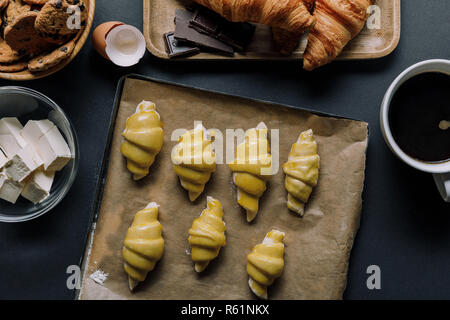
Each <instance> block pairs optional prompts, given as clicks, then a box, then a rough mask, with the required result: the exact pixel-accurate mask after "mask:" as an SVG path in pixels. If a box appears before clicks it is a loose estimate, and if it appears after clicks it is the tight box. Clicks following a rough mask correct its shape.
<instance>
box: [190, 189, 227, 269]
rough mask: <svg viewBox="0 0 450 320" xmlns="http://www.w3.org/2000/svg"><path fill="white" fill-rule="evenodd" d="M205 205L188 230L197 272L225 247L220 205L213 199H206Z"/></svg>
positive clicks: (223, 224)
mask: <svg viewBox="0 0 450 320" xmlns="http://www.w3.org/2000/svg"><path fill="white" fill-rule="evenodd" d="M207 203H208V207H207V208H206V209H205V210H203V212H202V214H201V215H200V217H199V218H197V219H195V220H194V223H193V224H192V228H191V229H190V230H189V238H188V240H189V244H190V245H191V248H192V253H191V256H192V260H193V261H194V263H195V271H197V272H202V271H203V270H205V269H206V267H207V266H208V264H209V262H210V261H211V260H213V259H215V258H216V257H217V256H218V255H219V251H220V248H222V247H225V245H226V238H225V230H226V228H225V222H223V209H222V204H221V203H220V201H219V200H216V199H214V198H213V197H207Z"/></svg>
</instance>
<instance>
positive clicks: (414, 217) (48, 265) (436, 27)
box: [0, 0, 450, 299]
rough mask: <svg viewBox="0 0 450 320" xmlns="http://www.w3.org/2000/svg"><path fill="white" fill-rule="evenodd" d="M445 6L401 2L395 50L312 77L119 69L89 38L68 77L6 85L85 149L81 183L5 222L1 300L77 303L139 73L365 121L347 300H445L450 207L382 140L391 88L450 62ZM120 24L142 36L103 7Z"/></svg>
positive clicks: (135, 16) (247, 67) (448, 7)
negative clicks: (120, 120)
mask: <svg viewBox="0 0 450 320" xmlns="http://www.w3.org/2000/svg"><path fill="white" fill-rule="evenodd" d="M449 13H450V1H442V0H428V1H421V0H403V1H402V36H401V40H400V44H399V46H398V48H397V50H396V51H395V52H394V53H393V54H391V55H390V56H388V57H386V58H383V59H380V60H374V61H364V62H336V63H333V64H332V65H330V66H328V67H325V68H323V69H320V70H318V71H316V72H314V73H306V72H303V71H302V70H301V65H300V63H299V62H245V63H239V62H224V63H219V62H214V63H212V62H211V63H182V62H174V61H170V62H165V61H162V60H158V59H156V58H154V57H152V56H151V55H150V54H147V55H146V57H145V58H144V59H143V60H142V61H141V63H140V64H139V65H138V66H136V67H133V68H128V69H122V68H118V67H115V66H113V65H112V64H110V63H108V62H107V61H104V60H103V59H102V58H100V57H99V56H98V55H97V54H96V53H95V52H94V50H93V49H92V46H91V43H90V40H89V41H88V43H87V44H86V46H85V48H84V49H83V51H82V52H81V53H80V54H79V55H78V57H77V58H76V59H75V60H74V61H73V62H72V63H71V64H70V65H69V66H68V67H67V68H65V69H64V70H63V71H61V72H59V73H57V74H55V75H53V76H51V77H48V78H45V79H42V80H37V81H33V82H24V83H16V82H8V81H0V85H1V86H4V85H22V86H26V87H30V88H33V89H36V90H38V91H40V92H42V93H44V94H46V95H48V96H49V97H51V98H53V99H54V100H55V101H56V102H57V103H59V104H60V105H61V106H62V107H63V108H64V109H65V111H66V112H67V113H68V115H69V117H70V118H71V120H72V121H73V123H74V125H75V127H76V129H77V132H78V136H79V139H80V146H81V165H80V170H79V173H78V178H77V180H76V182H75V184H74V186H73V188H72V189H71V191H70V193H69V195H68V196H67V197H66V199H65V200H64V201H63V202H62V203H61V204H60V205H59V206H58V207H57V208H56V209H55V210H53V212H51V213H50V214H48V215H46V216H44V217H41V218H39V219H37V220H35V221H32V222H27V223H22V224H0V298H3V299H5V298H9V299H11V298H37V299H72V298H73V297H74V292H73V291H71V290H68V289H67V287H66V279H67V275H66V268H67V266H69V265H74V264H75V265H76V264H78V263H79V262H80V259H81V256H82V254H83V252H84V246H85V239H86V235H87V230H88V225H89V223H90V218H91V212H92V207H93V203H94V198H95V189H96V185H97V181H98V177H99V174H100V168H101V160H102V158H103V151H104V148H105V143H106V138H107V131H108V125H109V122H110V115H111V110H112V106H113V99H114V93H115V89H116V84H117V81H118V80H119V78H120V77H121V76H123V75H126V74H128V73H139V74H143V75H149V76H152V77H155V78H160V79H164V80H170V81H175V82H179V83H183V84H187V85H195V86H197V87H201V88H206V89H214V90H218V91H223V92H226V93H231V94H235V95H242V96H246V97H252V98H257V99H264V100H269V101H275V102H277V103H284V104H289V105H294V106H298V107H302V108H310V109H312V110H319V111H324V112H329V113H334V114H337V115H341V116H346V117H351V118H356V119H361V120H365V121H367V122H369V124H370V143H369V149H368V159H367V170H366V184H365V191H364V204H363V211H362V217H361V228H360V230H359V232H358V235H357V238H356V240H355V245H354V248H353V251H352V255H351V260H350V269H349V279H348V280H349V281H348V287H347V291H346V293H345V298H348V299H380V298H381V299H392V298H450V277H448V274H447V270H448V269H449V267H450V204H445V203H444V202H443V201H442V199H441V198H440V196H439V194H438V192H437V191H436V190H435V186H434V183H433V179H432V177H431V175H428V174H425V173H421V172H418V171H415V170H413V169H411V168H409V167H407V166H406V165H404V164H403V163H401V162H400V161H399V160H397V159H396V158H395V157H394V156H393V155H392V154H391V153H390V152H389V150H388V149H387V147H386V145H385V144H384V141H383V138H382V136H381V133H380V128H379V123H378V114H379V106H380V103H381V100H382V98H383V95H384V92H385V90H386V89H387V87H388V86H389V84H390V82H391V81H392V80H393V79H394V78H395V77H396V76H397V75H398V74H399V73H400V72H401V71H402V70H403V69H405V68H406V67H408V66H409V65H411V64H413V63H415V62H418V61H420V60H425V59H431V58H446V59H449V58H450V42H449V39H448V32H449V30H450V20H449V19H448V15H449ZM109 20H121V21H123V22H126V23H129V24H133V25H135V26H137V27H138V28H142V1H141V0H127V1H123V0H97V9H96V17H95V22H94V26H96V25H98V24H99V23H101V22H104V21H109ZM373 264H375V265H378V266H380V268H381V286H382V287H381V290H375V291H370V290H368V289H367V286H366V280H367V277H368V275H367V274H366V269H367V267H368V266H369V265H373Z"/></svg>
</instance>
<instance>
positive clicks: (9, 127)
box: [0, 118, 27, 148]
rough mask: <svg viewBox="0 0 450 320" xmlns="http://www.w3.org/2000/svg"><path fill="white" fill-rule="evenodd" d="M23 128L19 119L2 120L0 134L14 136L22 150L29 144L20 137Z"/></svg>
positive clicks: (0, 120)
mask: <svg viewBox="0 0 450 320" xmlns="http://www.w3.org/2000/svg"><path fill="white" fill-rule="evenodd" d="M22 129H23V126H22V124H21V123H20V121H19V120H18V119H17V118H2V119H0V134H8V135H11V136H13V137H14V138H15V139H16V140H17V143H18V144H19V146H20V147H21V148H23V147H25V145H26V144H27V143H26V142H25V139H24V138H23V137H22V136H21V135H20V132H21V131H22Z"/></svg>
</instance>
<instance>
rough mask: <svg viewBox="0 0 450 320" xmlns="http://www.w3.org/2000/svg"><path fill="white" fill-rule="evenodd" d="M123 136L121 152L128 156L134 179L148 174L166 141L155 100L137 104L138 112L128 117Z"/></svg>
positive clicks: (128, 165) (128, 166)
mask: <svg viewBox="0 0 450 320" xmlns="http://www.w3.org/2000/svg"><path fill="white" fill-rule="evenodd" d="M122 136H123V137H124V138H125V141H124V142H123V143H122V146H121V148H120V152H121V153H122V154H123V155H124V156H125V158H127V168H128V170H130V172H131V173H132V174H133V178H134V180H140V179H142V178H144V177H145V176H147V175H148V173H149V169H150V166H151V165H152V164H153V162H155V157H156V156H157V154H158V153H159V152H160V151H161V149H162V146H163V143H164V131H163V124H162V122H161V118H160V116H159V114H158V112H157V111H156V106H155V104H154V103H153V102H149V101H142V102H141V103H140V104H139V105H138V106H137V108H136V113H134V114H133V115H132V116H131V117H129V118H128V119H127V122H126V125H125V130H124V131H123V133H122Z"/></svg>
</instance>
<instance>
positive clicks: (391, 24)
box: [144, 0, 400, 60]
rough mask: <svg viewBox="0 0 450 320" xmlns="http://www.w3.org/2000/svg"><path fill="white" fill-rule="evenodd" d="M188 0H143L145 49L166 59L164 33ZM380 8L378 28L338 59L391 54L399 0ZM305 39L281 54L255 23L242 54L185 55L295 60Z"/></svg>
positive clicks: (381, 2)
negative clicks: (287, 53) (291, 50)
mask: <svg viewBox="0 0 450 320" xmlns="http://www.w3.org/2000/svg"><path fill="white" fill-rule="evenodd" d="M191 3H192V2H191V1H190V0H144V35H145V39H146V41H147V48H148V50H149V51H150V52H151V53H152V54H153V55H154V56H157V57H159V58H163V59H168V58H169V57H168V55H167V53H166V49H165V44H164V38H163V35H164V34H165V33H167V32H170V31H174V29H175V24H174V18H175V10H176V9H178V8H185V7H186V5H189V4H191ZM375 3H376V5H377V6H379V8H380V13H381V28H380V29H372V30H369V29H368V28H367V27H365V28H364V30H363V31H362V32H361V33H360V34H359V35H358V36H357V37H356V38H355V39H353V41H352V42H351V43H349V44H348V46H347V47H346V48H345V49H344V51H343V53H342V54H341V55H340V57H339V58H338V59H340V60H357V59H375V58H381V57H384V56H386V55H388V54H390V53H391V52H392V51H393V50H394V49H395V48H396V47H397V44H398V41H399V40H400V0H376V1H375ZM306 43H307V39H306V37H304V38H303V39H302V41H301V44H300V46H299V47H298V49H297V50H296V51H295V52H294V53H293V54H292V55H291V56H289V57H286V56H283V55H280V54H279V53H278V52H277V51H276V50H275V48H274V44H273V41H272V32H271V29H270V28H269V27H267V26H262V25H258V26H257V28H256V33H255V36H254V39H253V41H252V43H251V44H250V46H249V47H248V50H247V52H246V53H245V54H240V53H236V54H235V56H234V57H224V56H220V55H215V54H211V53H200V54H198V55H195V56H192V57H189V58H185V59H195V60H229V59H235V60H244V59H249V60H296V59H302V58H303V52H304V50H305V48H306Z"/></svg>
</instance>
